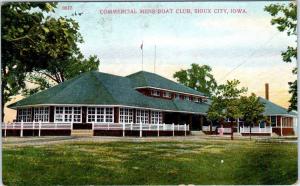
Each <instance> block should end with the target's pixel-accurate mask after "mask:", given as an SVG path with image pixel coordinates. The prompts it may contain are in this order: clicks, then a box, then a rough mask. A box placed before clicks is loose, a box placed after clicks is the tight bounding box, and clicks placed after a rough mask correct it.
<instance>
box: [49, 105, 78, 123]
mask: <svg viewBox="0 0 300 186" xmlns="http://www.w3.org/2000/svg"><path fill="white" fill-rule="evenodd" d="M54 122H66V123H70V122H75V123H81V107H55V115H54Z"/></svg>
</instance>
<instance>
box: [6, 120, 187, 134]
mask: <svg viewBox="0 0 300 186" xmlns="http://www.w3.org/2000/svg"><path fill="white" fill-rule="evenodd" d="M2 130H4V136H6V132H7V130H20V136H21V137H23V131H24V130H38V131H39V135H38V136H41V131H42V130H73V123H42V122H14V123H11V124H5V123H2ZM92 130H93V131H94V130H122V131H123V136H125V131H140V137H142V131H157V135H158V136H159V132H160V131H169V132H172V133H173V136H174V135H175V132H176V131H182V132H184V135H185V136H186V134H187V131H189V130H190V127H189V125H187V124H184V125H175V124H174V123H172V124H143V123H92Z"/></svg>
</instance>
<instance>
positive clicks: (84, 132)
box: [71, 129, 93, 137]
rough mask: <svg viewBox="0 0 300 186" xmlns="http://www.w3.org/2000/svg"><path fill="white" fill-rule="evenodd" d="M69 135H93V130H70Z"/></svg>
mask: <svg viewBox="0 0 300 186" xmlns="http://www.w3.org/2000/svg"><path fill="white" fill-rule="evenodd" d="M71 136H78V137H91V136H93V130H87V129H81V130H72V132H71Z"/></svg>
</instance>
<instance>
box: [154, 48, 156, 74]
mask: <svg viewBox="0 0 300 186" xmlns="http://www.w3.org/2000/svg"><path fill="white" fill-rule="evenodd" d="M155 65H156V45H155V46H154V73H155V67H156V66H155Z"/></svg>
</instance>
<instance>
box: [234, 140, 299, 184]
mask: <svg viewBox="0 0 300 186" xmlns="http://www.w3.org/2000/svg"><path fill="white" fill-rule="evenodd" d="M282 147H285V148H282ZM234 179H235V180H236V183H237V184H243V185H249V184H251V185H254V184H260V185H290V184H294V183H295V182H296V181H297V149H296V148H294V147H293V145H291V144H286V145H283V144H281V145H276V144H272V145H271V144H265V145H263V146H262V147H260V148H256V149H251V150H248V151H246V152H245V153H244V157H243V158H242V159H241V161H240V163H239V166H238V167H236V169H235V172H234Z"/></svg>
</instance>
